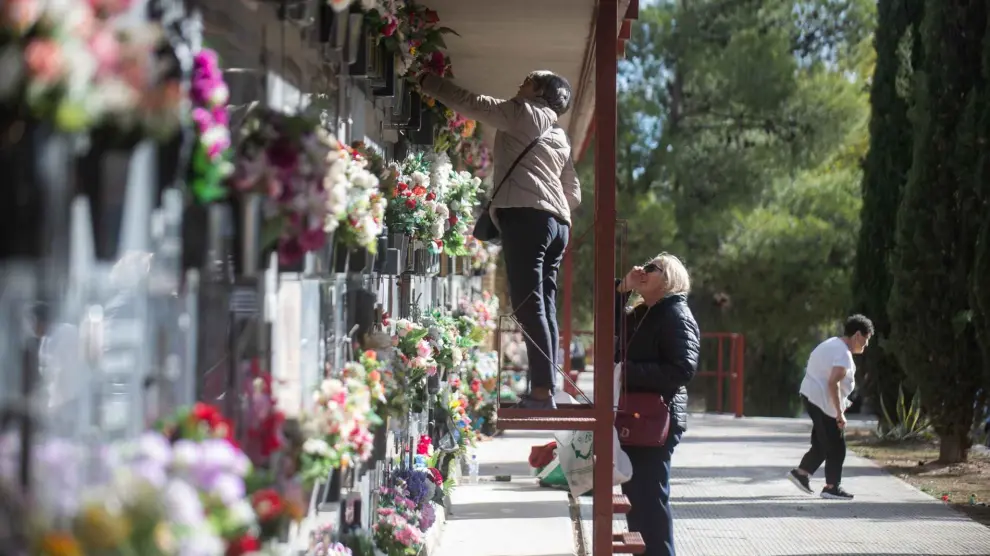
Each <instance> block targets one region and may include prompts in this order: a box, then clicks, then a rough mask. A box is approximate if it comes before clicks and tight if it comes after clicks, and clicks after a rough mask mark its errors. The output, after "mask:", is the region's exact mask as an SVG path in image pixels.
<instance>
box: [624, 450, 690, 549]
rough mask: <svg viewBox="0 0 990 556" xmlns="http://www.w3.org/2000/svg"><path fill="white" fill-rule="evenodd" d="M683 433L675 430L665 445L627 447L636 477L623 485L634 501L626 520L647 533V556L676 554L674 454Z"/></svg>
mask: <svg viewBox="0 0 990 556" xmlns="http://www.w3.org/2000/svg"><path fill="white" fill-rule="evenodd" d="M673 432H674V431H671V433H673ZM680 436H681V435H680V433H679V432H678V433H677V434H672V437H671V439H670V440H669V441H668V442H667V446H664V447H662V448H638V447H623V450H625V452H626V454H628V455H629V459H630V460H631V461H632V467H633V476H632V479H630V480H629V481H628V482H627V483H625V484H623V485H622V492H623V494H625V495H626V498H628V499H629V502H630V503H631V504H632V509H631V510H630V511H629V513H628V514H627V515H626V521H627V522H628V524H629V530H630V531H634V532H637V533H639V534H640V535H642V536H643V541H645V542H646V552H644V553H643V554H645V555H646V556H675V552H674V515H673V513H672V512H671V510H670V458H671V455H672V454H673V451H674V446H676V445H677V443H678V442H679V441H680Z"/></svg>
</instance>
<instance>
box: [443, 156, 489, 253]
mask: <svg viewBox="0 0 990 556" xmlns="http://www.w3.org/2000/svg"><path fill="white" fill-rule="evenodd" d="M480 187H481V179H479V178H476V177H474V176H472V175H471V174H470V173H468V172H455V171H453V170H451V171H450V179H449V180H448V184H447V191H446V195H445V197H444V201H445V202H446V203H447V209H448V211H449V215H448V217H447V222H448V227H447V231H446V232H445V233H444V236H443V249H444V252H445V253H446V254H448V255H451V256H454V257H459V256H462V255H467V254H468V253H469V251H468V248H467V245H466V243H467V237H468V236H469V235H470V234H471V226H473V223H474V209H475V206H477V204H478V189H479V188H480Z"/></svg>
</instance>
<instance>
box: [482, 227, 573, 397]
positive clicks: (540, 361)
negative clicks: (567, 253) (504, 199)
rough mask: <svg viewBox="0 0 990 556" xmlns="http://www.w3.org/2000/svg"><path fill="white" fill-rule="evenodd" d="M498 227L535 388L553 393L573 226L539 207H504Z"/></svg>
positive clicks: (514, 305)
mask: <svg viewBox="0 0 990 556" xmlns="http://www.w3.org/2000/svg"><path fill="white" fill-rule="evenodd" d="M498 225H499V231H500V233H501V236H502V254H503V256H504V257H505V274H506V277H507V279H508V282H509V298H510V299H511V301H512V311H513V312H514V313H515V316H516V319H518V320H519V324H520V326H522V329H523V331H524V332H525V334H523V337H524V338H525V341H526V356H527V359H528V360H529V385H530V387H531V388H532V387H536V388H550V390H551V391H553V388H554V380H553V379H554V372H555V369H556V365H557V363H558V362H557V359H558V357H559V354H558V353H557V350H558V345H559V343H560V333H559V332H558V329H557V271H558V270H559V269H560V262H561V261H562V260H563V259H564V249H565V248H566V247H567V238H568V236H569V235H570V226H568V225H567V224H565V223H564V222H563V221H562V220H559V219H558V218H557V217H556V216H554V215H553V214H550V213H549V212H547V211H544V210H539V209H534V208H505V209H498Z"/></svg>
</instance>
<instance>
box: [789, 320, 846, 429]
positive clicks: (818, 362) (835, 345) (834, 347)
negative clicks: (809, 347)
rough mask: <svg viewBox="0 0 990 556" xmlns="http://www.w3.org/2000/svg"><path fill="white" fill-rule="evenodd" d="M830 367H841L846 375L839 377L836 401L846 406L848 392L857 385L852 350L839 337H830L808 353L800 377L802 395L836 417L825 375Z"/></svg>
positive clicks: (844, 407)
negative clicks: (805, 364)
mask: <svg viewBox="0 0 990 556" xmlns="http://www.w3.org/2000/svg"><path fill="white" fill-rule="evenodd" d="M833 367H842V368H843V369H845V370H846V376H844V377H842V380H840V381H839V401H840V403H842V404H843V407H842V410H843V411H845V410H846V408H847V407H849V395H850V394H852V391H853V388H855V387H856V378H855V377H856V363H854V362H853V356H852V352H851V351H849V347H848V346H846V343H845V342H843V341H842V338H829V339H827V340H825V341H824V342H822V343H820V344H818V347H816V348H815V349H814V351H812V352H811V356H810V357H808V366H807V367H806V368H805V371H804V380H802V381H801V395H802V396H804V397H806V398H808V401H810V402H811V403H813V404H815V405H817V406H818V407H820V408H821V409H822V411H824V412H825V414H826V415H828V416H830V417H838V412H837V411H836V408H835V407H834V406H833V405H832V400H831V398H830V397H829V395H828V379H829V376H830V375H831V374H832V368H833Z"/></svg>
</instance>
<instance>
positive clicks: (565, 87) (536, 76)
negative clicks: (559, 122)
mask: <svg viewBox="0 0 990 556" xmlns="http://www.w3.org/2000/svg"><path fill="white" fill-rule="evenodd" d="M526 79H528V80H530V81H532V82H533V85H535V86H536V89H537V90H538V91H540V98H542V99H543V101H544V102H546V103H547V105H548V106H549V107H550V108H551V109H552V110H553V111H554V112H556V113H557V115H558V116H562V115H563V114H564V113H565V112H567V110H568V109H569V108H570V107H571V97H572V96H573V93H572V92H571V84H570V83H569V82H568V81H567V80H566V79H564V78H563V77H561V76H559V75H557V74H556V73H554V72H552V71H546V70H537V71H534V72H531V73H530V74H529V75H527V76H526Z"/></svg>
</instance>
